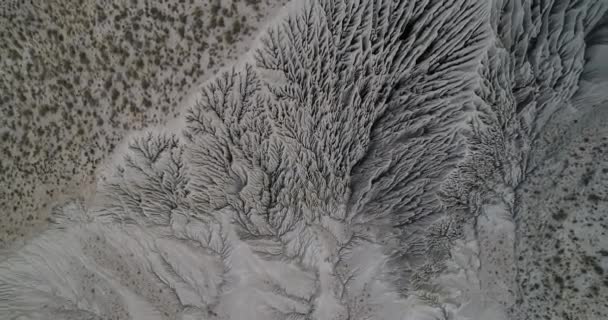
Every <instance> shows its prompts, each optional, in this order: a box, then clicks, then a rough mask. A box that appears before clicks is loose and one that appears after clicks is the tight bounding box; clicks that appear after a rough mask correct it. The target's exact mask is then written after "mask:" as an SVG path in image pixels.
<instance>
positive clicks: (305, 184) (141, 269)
mask: <svg viewBox="0 0 608 320" xmlns="http://www.w3.org/2000/svg"><path fill="white" fill-rule="evenodd" d="M607 12H608V2H605V1H601V0H597V1H575V0H571V1H551V0H534V1H524V0H495V1H474V0H445V1H432V0H410V1H391V0H380V1H371V0H343V1H329V0H310V1H306V2H303V3H299V4H297V5H294V6H293V9H292V10H291V11H290V12H289V13H288V14H286V15H285V16H284V17H282V18H281V19H279V20H278V21H277V22H276V23H274V24H272V25H270V26H269V27H268V28H267V29H266V30H265V31H264V32H263V34H262V35H261V37H260V38H259V40H258V42H257V43H256V44H255V48H254V49H253V50H252V51H251V52H250V55H248V56H247V58H245V59H244V60H243V61H241V63H239V64H238V65H236V66H235V67H234V68H229V69H227V70H225V71H223V72H221V73H219V74H218V75H217V76H216V77H215V78H214V79H212V80H210V81H209V82H207V83H205V85H204V86H203V87H202V89H201V90H200V92H198V93H197V95H196V97H195V99H194V100H195V103H194V104H193V105H191V106H188V108H187V110H186V111H184V113H183V115H182V118H181V119H182V121H181V122H178V123H177V125H176V126H174V129H172V130H169V129H167V130H151V131H147V132H142V133H141V134H138V135H136V136H135V137H133V138H132V139H130V140H129V141H128V143H127V146H126V147H125V149H124V150H121V152H120V153H119V154H118V156H117V157H116V160H115V161H114V162H113V163H112V164H111V166H110V168H109V169H108V170H105V171H104V172H103V174H102V176H101V177H100V184H99V187H98V191H97V193H96V195H95V197H94V199H93V201H92V203H93V204H92V205H91V206H90V207H89V208H83V207H82V205H80V204H79V203H78V202H73V203H70V204H67V205H65V206H63V207H60V208H56V212H55V214H54V215H53V219H54V223H53V227H52V228H51V229H50V230H47V231H46V232H44V233H42V234H41V235H40V236H38V237H37V238H36V239H34V240H33V241H31V242H30V243H28V244H27V245H25V246H24V247H23V248H21V249H20V250H19V251H17V252H13V253H11V254H8V255H7V256H6V258H5V260H4V261H2V262H0V318H8V319H13V318H15V319H19V317H25V318H27V319H47V318H49V317H54V318H62V319H116V318H118V319H146V320H147V319H351V320H354V319H408V320H410V319H411V320H426V319H429V320H432V319H440V320H448V319H493V320H503V319H504V320H506V319H514V320H515V319H517V320H519V319H547V318H549V319H570V320H571V319H581V320H584V319H602V318H604V317H606V316H607V314H608V305H607V304H606V302H605V301H607V300H608V299H606V298H607V296H608V283H606V279H607V278H606V272H608V270H607V268H608V257H607V252H606V250H603V249H602V248H605V247H606V245H607V244H608V243H607V241H608V238H607V237H606V226H607V225H606V221H605V219H606V218H605V217H604V216H605V211H606V209H605V208H606V207H605V201H606V200H607V199H608V185H607V184H606V182H605V181H608V179H607V178H608V163H607V160H608V156H607V154H608V144H607V143H608V141H607V139H608V131H607V130H608V129H607V127H606V125H605V124H606V123H607V122H608V110H607V109H606V108H607V106H608V91H607V90H606V89H607V88H608V69H607V68H606V66H607V65H608V60H607V58H606V56H607V55H605V53H606V52H607V51H608V50H607V49H606V48H607V47H608V37H607V35H608V14H607ZM175 128H176V129H175Z"/></svg>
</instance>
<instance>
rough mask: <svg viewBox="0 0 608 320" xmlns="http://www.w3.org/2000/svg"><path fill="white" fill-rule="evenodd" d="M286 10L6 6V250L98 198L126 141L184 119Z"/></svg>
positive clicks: (122, 1) (2, 22)
mask: <svg viewBox="0 0 608 320" xmlns="http://www.w3.org/2000/svg"><path fill="white" fill-rule="evenodd" d="M285 2H286V0H272V1H269V0H267V1H258V0H241V1H237V0H234V1H233V0H221V1H220V0H196V1H194V0H187V1H144V0H129V1H126V0H116V1H100V0H19V1H14V0H10V1H9V0H7V1H2V2H1V3H0V43H2V44H1V45H0V74H1V75H2V76H1V77H0V248H4V247H7V246H9V245H11V244H13V243H15V241H16V240H24V239H28V238H29V237H30V236H31V234H32V233H34V234H35V233H36V232H37V231H38V230H41V229H43V228H44V226H45V225H46V224H47V218H48V212H49V211H50V210H51V209H52V207H53V206H55V205H61V204H62V203H65V202H66V201H69V199H71V198H73V197H82V198H84V199H88V198H91V197H92V194H94V193H95V176H96V170H97V169H98V168H99V167H100V165H101V164H102V163H104V162H105V161H106V160H107V158H108V155H109V154H111V153H112V151H113V150H115V148H116V146H117V145H119V144H120V141H121V140H122V139H123V138H125V137H126V136H127V135H128V133H129V132H131V131H132V130H140V129H142V128H145V127H148V126H158V125H164V124H165V123H166V122H167V121H168V120H171V119H172V118H173V117H175V116H176V115H177V114H178V112H179V105H180V104H181V103H182V101H183V99H184V98H185V97H187V95H188V94H190V93H191V92H192V91H193V90H196V88H197V87H198V86H199V85H200V83H201V81H203V80H205V79H207V78H209V77H211V76H212V75H213V74H214V73H216V72H217V71H218V70H220V69H221V68H222V67H225V66H226V65H231V64H232V63H234V62H235V61H236V60H237V59H238V58H240V56H241V55H243V54H244V53H245V52H247V51H248V50H249V47H250V42H251V40H252V38H253V37H254V35H255V34H256V33H257V30H258V29H259V28H260V27H261V26H262V25H263V24H264V23H265V20H266V19H268V18H269V17H272V16H273V15H275V14H276V13H277V12H278V10H279V8H280V7H281V6H282V5H283V4H285ZM83 190H84V191H83Z"/></svg>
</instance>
